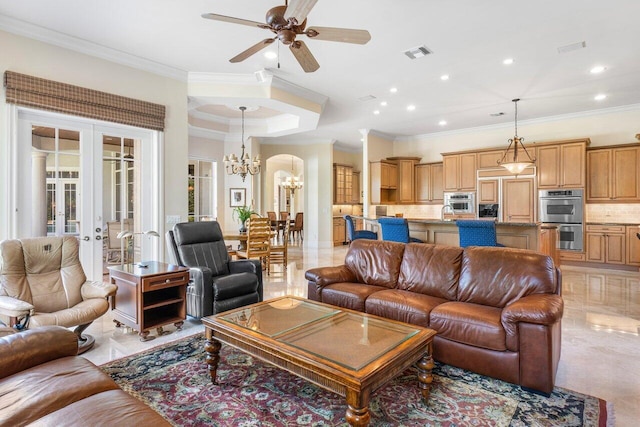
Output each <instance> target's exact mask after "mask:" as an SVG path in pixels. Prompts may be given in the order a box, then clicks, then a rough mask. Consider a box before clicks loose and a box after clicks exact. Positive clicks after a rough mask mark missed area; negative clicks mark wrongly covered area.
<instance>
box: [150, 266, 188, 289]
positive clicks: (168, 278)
mask: <svg viewBox="0 0 640 427" xmlns="http://www.w3.org/2000/svg"><path fill="white" fill-rule="evenodd" d="M188 281H189V272H188V271H185V272H181V273H173V274H171V273H169V274H163V275H161V276H151V277H145V278H143V279H142V292H149V291H153V290H156V289H163V288H170V287H173V286H179V285H185V284H187V282H188Z"/></svg>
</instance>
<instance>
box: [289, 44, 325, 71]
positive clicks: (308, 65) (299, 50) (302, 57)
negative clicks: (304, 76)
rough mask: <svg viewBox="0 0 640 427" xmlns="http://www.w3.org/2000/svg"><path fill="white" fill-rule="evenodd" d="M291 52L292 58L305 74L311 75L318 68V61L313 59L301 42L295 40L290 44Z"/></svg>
mask: <svg viewBox="0 0 640 427" xmlns="http://www.w3.org/2000/svg"><path fill="white" fill-rule="evenodd" d="M291 52H293V56H295V57H296V59H297V60H298V62H299V63H300V66H301V67H302V69H303V70H304V71H305V72H306V73H313V72H314V71H316V70H317V69H318V68H320V64H318V61H316V58H314V57H313V55H312V54H311V51H310V50H309V48H308V47H307V45H306V44H304V42H303V41H300V40H296V41H295V42H293V43H291Z"/></svg>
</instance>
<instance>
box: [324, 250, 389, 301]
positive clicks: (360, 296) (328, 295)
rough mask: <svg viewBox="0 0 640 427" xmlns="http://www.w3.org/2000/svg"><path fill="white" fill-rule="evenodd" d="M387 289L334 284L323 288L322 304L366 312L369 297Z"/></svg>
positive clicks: (357, 284)
mask: <svg viewBox="0 0 640 427" xmlns="http://www.w3.org/2000/svg"><path fill="white" fill-rule="evenodd" d="M356 242H357V240H356ZM385 289H387V288H385V287H382V286H368V285H363V284H362V283H348V282H340V283H333V284H331V285H328V286H325V287H324V288H322V294H321V295H322V302H324V303H326V304H331V305H337V306H339V307H345V308H350V309H351V310H357V311H365V304H364V302H365V301H366V299H367V298H368V297H369V295H371V294H373V293H375V292H379V291H383V290H385Z"/></svg>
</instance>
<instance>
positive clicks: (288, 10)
mask: <svg viewBox="0 0 640 427" xmlns="http://www.w3.org/2000/svg"><path fill="white" fill-rule="evenodd" d="M317 1H318V0H291V1H287V0H285V4H284V6H276V7H274V8H271V9H269V11H268V12H267V15H266V18H265V21H266V24H263V23H261V22H256V21H249V20H246V19H240V18H233V17H231V16H224V15H218V14H215V13H205V14H203V15H202V17H203V18H206V19H213V20H214V21H223V22H230V23H232V24H241V25H248V26H250V27H258V28H264V29H266V30H270V31H271V32H272V33H274V34H275V35H276V36H275V37H273V38H268V39H264V40H262V41H261V42H258V43H256V44H255V45H253V46H251V47H250V48H249V49H247V50H245V51H243V52H241V53H239V54H238V55H236V56H234V57H233V58H231V59H230V60H229V62H242V61H244V60H245V59H247V58H249V57H250V56H251V55H253V54H254V53H257V52H259V51H260V50H262V49H264V48H265V47H267V46H269V45H270V44H271V43H273V42H274V41H276V40H279V41H280V42H281V43H282V44H284V45H289V48H290V49H291V52H292V53H293V56H295V58H296V60H297V61H298V63H299V64H300V66H301V67H302V69H303V70H304V71H305V72H307V73H312V72H314V71H316V70H317V69H318V68H320V64H318V61H316V59H315V58H314V57H313V55H312V54H311V51H310V50H309V48H308V47H307V45H306V44H305V43H304V42H303V41H302V40H296V37H297V36H299V35H305V36H307V37H310V38H312V39H318V40H328V41H334V42H342V43H355V44H366V43H367V42H368V41H369V40H371V35H370V34H369V32H368V31H367V30H354V29H349V28H332V27H309V28H307V29H306V30H305V27H306V25H307V15H308V14H309V12H310V11H311V9H312V8H313V6H315V4H316V2H317Z"/></svg>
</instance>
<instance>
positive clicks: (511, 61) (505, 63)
mask: <svg viewBox="0 0 640 427" xmlns="http://www.w3.org/2000/svg"><path fill="white" fill-rule="evenodd" d="M502 63H503V64H504V65H511V64H513V58H507V59H505V60H504V61H502Z"/></svg>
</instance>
